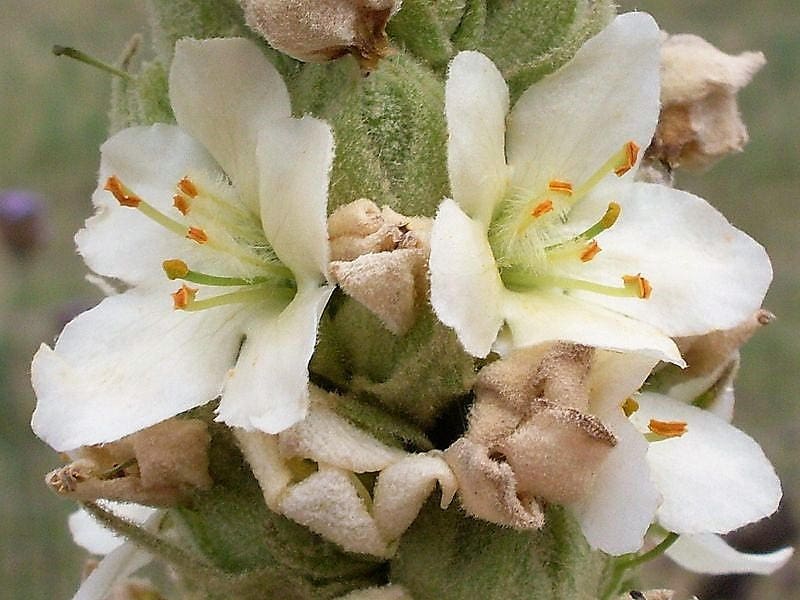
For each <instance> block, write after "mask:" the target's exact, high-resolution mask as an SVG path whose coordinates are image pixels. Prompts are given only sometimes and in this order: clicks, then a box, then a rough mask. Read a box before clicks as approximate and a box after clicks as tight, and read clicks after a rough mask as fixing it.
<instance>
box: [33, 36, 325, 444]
mask: <svg viewBox="0 0 800 600" xmlns="http://www.w3.org/2000/svg"><path fill="white" fill-rule="evenodd" d="M170 98H171V101H172V106H173V109H174V112H175V116H176V119H177V123H178V125H177V126H171V125H154V126H152V127H134V128H130V129H126V130H123V131H121V132H120V133H118V134H116V135H115V136H113V137H112V138H111V139H109V140H108V141H107V142H106V143H105V144H104V145H103V147H102V148H101V154H102V158H101V165H100V177H99V185H98V188H97V191H96V192H95V194H94V196H93V201H94V204H95V206H96V208H97V212H96V214H95V215H94V216H93V217H92V218H90V219H89V220H88V221H87V222H86V227H85V228H84V229H83V230H81V231H80V232H79V233H78V234H77V236H76V242H77V245H78V250H79V252H80V253H81V255H82V256H83V257H84V259H85V261H86V263H87V265H88V266H89V267H90V268H91V269H92V270H93V271H94V272H95V273H96V274H98V275H101V276H103V277H109V278H115V279H117V280H120V281H121V282H122V283H123V284H125V285H126V286H127V288H128V289H127V291H124V292H123V293H120V294H117V295H113V296H110V297H108V298H106V299H105V300H103V301H102V302H101V303H100V304H99V305H98V306H96V307H95V308H93V309H92V310H90V311H88V312H86V313H83V314H82V315H80V316H79V317H77V318H76V319H75V320H73V321H72V322H71V323H69V324H68V325H67V326H66V327H65V329H64V331H63V332H62V333H61V335H60V337H59V339H58V341H57V342H56V344H55V346H54V348H53V349H50V348H49V347H47V346H45V345H43V346H42V347H41V348H40V350H39V352H38V353H37V354H36V356H35V357H34V361H33V366H32V374H33V385H34V389H35V391H36V394H37V397H38V405H37V408H36V412H35V413H34V415H33V428H34V431H35V432H36V433H37V434H38V435H39V436H40V437H41V438H42V439H44V440H45V441H46V442H48V443H49V444H50V445H51V446H53V447H54V448H55V449H57V450H70V449H74V448H77V447H79V446H83V445H90V444H98V443H103V442H108V441H112V440H116V439H119V438H121V437H123V436H125V435H128V434H130V433H132V432H134V431H138V430H140V429H143V428H145V427H148V426H150V425H153V424H155V423H158V422H160V421H162V420H164V419H166V418H168V417H171V416H173V415H176V414H178V413H181V412H183V411H186V410H188V409H190V408H193V407H196V406H199V405H202V404H205V403H207V402H209V401H211V400H213V399H214V398H216V397H218V396H219V397H220V398H221V399H220V404H219V408H218V410H217V418H218V420H220V421H223V422H225V423H227V424H228V425H231V426H237V427H242V428H245V429H248V430H261V431H267V432H277V431H281V430H283V429H285V428H287V427H289V426H291V425H292V424H293V423H296V422H297V421H299V420H301V419H302V418H303V416H304V415H305V412H306V408H307V403H308V390H307V386H308V361H309V359H310V357H311V354H312V352H313V349H314V345H315V343H316V332H317V324H318V321H319V318H320V315H321V313H322V310H323V308H324V306H325V304H326V302H327V300H328V298H329V296H330V293H331V291H332V289H333V288H332V286H330V285H328V284H327V278H326V271H327V265H328V243H327V228H326V204H327V188H328V173H329V170H330V167H331V161H332V156H333V138H332V135H331V131H330V129H329V127H328V126H327V125H326V124H324V123H322V122H321V121H318V120H316V119H312V118H309V117H304V118H302V119H294V118H292V117H291V107H290V102H289V94H288V91H287V89H286V86H285V85H284V83H283V81H282V80H281V78H280V75H279V74H278V72H277V71H276V70H275V69H274V67H272V65H271V64H270V63H269V62H268V61H267V60H266V59H265V58H264V57H263V55H262V54H261V52H260V51H259V49H258V48H257V47H256V46H255V45H254V44H252V43H251V42H249V41H246V40H242V39H217V40H207V41H195V40H184V41H181V42H179V43H178V45H177V47H176V51H175V58H174V61H173V64H172V69H171V72H170ZM176 290H177V291H176Z"/></svg>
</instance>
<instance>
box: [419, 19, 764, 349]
mask: <svg viewBox="0 0 800 600" xmlns="http://www.w3.org/2000/svg"><path fill="white" fill-rule="evenodd" d="M445 98H446V100H445V103H446V114H447V121H448V129H449V136H450V139H449V147H448V168H449V173H450V183H451V190H452V194H453V198H454V200H450V199H447V200H445V201H444V202H443V203H442V205H441V206H440V208H439V212H438V215H437V217H436V220H435V222H434V225H433V231H432V237H431V259H430V269H431V301H432V304H433V307H434V309H435V311H436V314H437V315H438V317H439V318H440V319H441V321H442V322H444V323H445V324H447V325H449V326H451V327H453V328H454V329H455V331H456V333H457V334H458V337H459V339H460V340H461V342H462V344H463V345H464V347H465V348H466V350H467V351H469V352H470V353H471V354H473V355H475V356H485V355H486V354H487V353H488V352H489V351H490V350H492V349H495V350H497V351H505V350H507V349H509V348H510V347H524V346H531V345H534V344H538V343H542V342H545V341H548V340H556V339H561V340H569V341H574V342H578V343H581V344H586V345H590V346H596V347H602V348H608V349H614V350H625V351H636V352H644V353H647V354H648V355H650V356H653V357H656V358H659V359H663V360H669V361H672V362H675V363H678V364H681V363H682V361H681V358H680V355H679V353H678V350H677V348H676V347H675V345H674V344H673V342H672V341H671V340H670V339H669V338H670V337H672V336H684V335H694V334H698V333H704V332H707V331H709V330H712V329H726V328H729V327H732V326H734V325H736V324H738V323H740V322H742V321H743V320H744V319H745V318H746V317H747V316H748V315H750V314H752V312H753V311H755V310H756V309H757V308H758V307H759V306H760V302H761V300H762V298H763V296H764V293H765V291H766V289H767V286H768V284H769V282H770V280H771V276H772V275H771V268H770V264H769V260H768V258H767V256H766V253H765V252H764V249H763V248H762V247H761V246H760V245H758V244H757V243H756V242H754V241H753V240H752V239H751V238H749V237H748V236H747V235H745V234H744V233H742V232H740V231H738V230H736V229H735V228H733V227H732V226H731V225H730V224H729V223H728V222H727V221H726V220H725V218H724V217H723V216H722V215H721V214H720V213H718V212H717V211H716V210H715V209H713V208H712V207H711V206H709V205H708V204H707V203H706V202H705V201H703V200H702V199H700V198H697V197H696V196H693V195H691V194H688V193H684V192H680V191H676V190H673V189H670V188H667V187H663V186H658V185H651V184H645V183H638V182H635V181H634V175H635V171H636V169H637V165H638V156H639V149H640V148H644V147H646V146H647V145H648V144H649V142H650V139H651V137H652V134H653V131H654V129H655V126H656V122H657V119H658V111H659V31H658V27H657V26H656V24H655V22H654V21H653V20H652V18H651V17H650V16H649V15H646V14H643V13H629V14H624V15H621V16H619V17H617V19H616V20H615V21H614V22H613V23H612V24H611V25H609V26H608V27H607V28H606V29H605V30H604V31H603V32H601V33H600V34H598V35H597V36H596V37H594V38H593V39H591V40H589V41H588V42H587V43H586V44H585V45H584V46H583V47H582V48H581V49H580V50H579V51H578V53H577V54H576V55H575V57H574V58H573V59H572V61H571V62H569V63H568V64H567V65H566V66H564V67H563V68H562V69H560V70H559V71H557V72H556V73H554V74H553V75H550V76H549V77H546V78H545V79H543V80H542V81H540V82H538V83H536V84H534V85H533V86H531V87H530V88H529V89H528V90H527V91H526V92H525V93H524V94H522V96H521V97H520V99H519V100H518V101H517V102H516V104H515V106H514V107H513V109H511V110H510V112H509V96H508V90H507V87H506V84H505V82H504V80H503V77H502V76H501V74H500V73H499V72H498V70H497V69H496V67H495V66H494V65H493V64H492V62H491V61H490V60H489V59H487V58H486V57H485V56H483V55H482V54H479V53H477V52H462V53H461V54H459V55H458V56H456V58H455V60H454V61H453V63H452V65H451V67H450V74H449V78H448V81H447V87H446V96H445ZM498 336H499V337H498Z"/></svg>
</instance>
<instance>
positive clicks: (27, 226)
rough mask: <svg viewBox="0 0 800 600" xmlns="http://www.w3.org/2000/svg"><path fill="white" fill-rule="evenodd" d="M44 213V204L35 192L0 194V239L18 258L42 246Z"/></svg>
mask: <svg viewBox="0 0 800 600" xmlns="http://www.w3.org/2000/svg"><path fill="white" fill-rule="evenodd" d="M44 212H45V211H44V200H43V199H42V197H41V196H40V195H39V194H37V193H35V192H31V191H28V190H5V191H3V192H0V237H2V240H3V243H5V244H6V245H7V247H8V248H9V249H10V250H11V251H12V252H14V254H16V255H17V256H19V257H26V256H28V255H30V254H31V252H33V251H34V250H35V249H36V248H37V247H38V246H39V245H40V244H41V243H42V240H43V238H44V223H43V221H44Z"/></svg>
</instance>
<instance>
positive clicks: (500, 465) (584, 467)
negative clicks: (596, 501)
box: [446, 343, 616, 529]
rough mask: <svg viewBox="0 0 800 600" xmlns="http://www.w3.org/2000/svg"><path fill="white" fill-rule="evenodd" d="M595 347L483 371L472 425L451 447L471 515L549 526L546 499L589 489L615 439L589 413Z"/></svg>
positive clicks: (547, 353)
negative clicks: (544, 511) (590, 381)
mask: <svg viewBox="0 0 800 600" xmlns="http://www.w3.org/2000/svg"><path fill="white" fill-rule="evenodd" d="M592 359H593V351H592V349H590V348H587V347H584V346H578V345H575V344H562V343H558V344H555V345H553V346H550V347H548V346H542V347H535V348H525V349H522V350H518V351H516V352H514V353H512V354H511V355H509V356H508V357H506V358H504V359H502V360H499V361H496V362H494V363H492V364H491V365H489V366H487V367H485V368H484V369H482V370H481V372H480V373H479V375H478V381H477V383H476V385H475V388H474V391H475V397H476V401H475V404H474V405H473V408H472V410H471V412H470V416H469V428H468V430H467V433H466V434H465V436H464V437H462V438H461V439H459V440H457V441H456V442H455V443H454V444H453V445H452V446H451V447H450V448H449V449H448V450H447V452H446V458H447V461H448V463H449V464H450V466H451V468H452V469H453V472H454V473H455V474H456V477H457V479H458V482H459V487H460V490H461V502H462V505H463V506H464V509H465V510H466V511H467V512H468V513H470V514H472V515H473V516H476V517H479V518H482V519H485V520H487V521H491V522H494V523H498V524H502V525H508V526H511V527H515V528H520V529H530V528H539V527H541V526H542V525H543V523H544V516H543V512H542V509H541V506H540V502H541V501H546V502H555V503H560V504H568V503H571V502H576V501H578V500H580V499H581V498H583V497H584V496H585V494H586V493H588V492H589V490H591V488H592V485H593V484H594V480H595V478H596V475H597V473H598V471H599V469H600V466H601V465H602V463H603V462H604V461H605V458H606V457H607V456H608V453H609V452H610V451H611V449H612V448H613V447H614V446H615V445H616V438H615V437H614V435H613V434H612V433H611V432H610V431H609V430H608V429H606V427H605V426H604V425H603V424H602V423H601V422H600V420H599V419H597V418H596V417H594V416H592V415H590V414H588V413H587V412H586V411H588V407H589V386H588V374H589V368H590V367H591V364H592Z"/></svg>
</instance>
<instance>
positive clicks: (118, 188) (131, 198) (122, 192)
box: [103, 175, 142, 208]
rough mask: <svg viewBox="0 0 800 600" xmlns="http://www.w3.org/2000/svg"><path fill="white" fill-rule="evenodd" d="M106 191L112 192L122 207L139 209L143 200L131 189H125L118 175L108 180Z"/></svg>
mask: <svg viewBox="0 0 800 600" xmlns="http://www.w3.org/2000/svg"><path fill="white" fill-rule="evenodd" d="M103 189H104V190H106V191H108V192H111V193H112V194H113V195H114V198H116V199H117V202H119V204H120V206H127V207H128V208H139V205H140V204H141V203H142V199H141V198H139V196H137V195H136V194H134V193H133V192H132V191H131V190H130V189H128V188H127V187H125V185H123V183H122V182H121V181H120V180H119V178H118V177H117V176H116V175H112V176H111V177H109V178H108V179H106V184H105V186H104V187H103Z"/></svg>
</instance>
